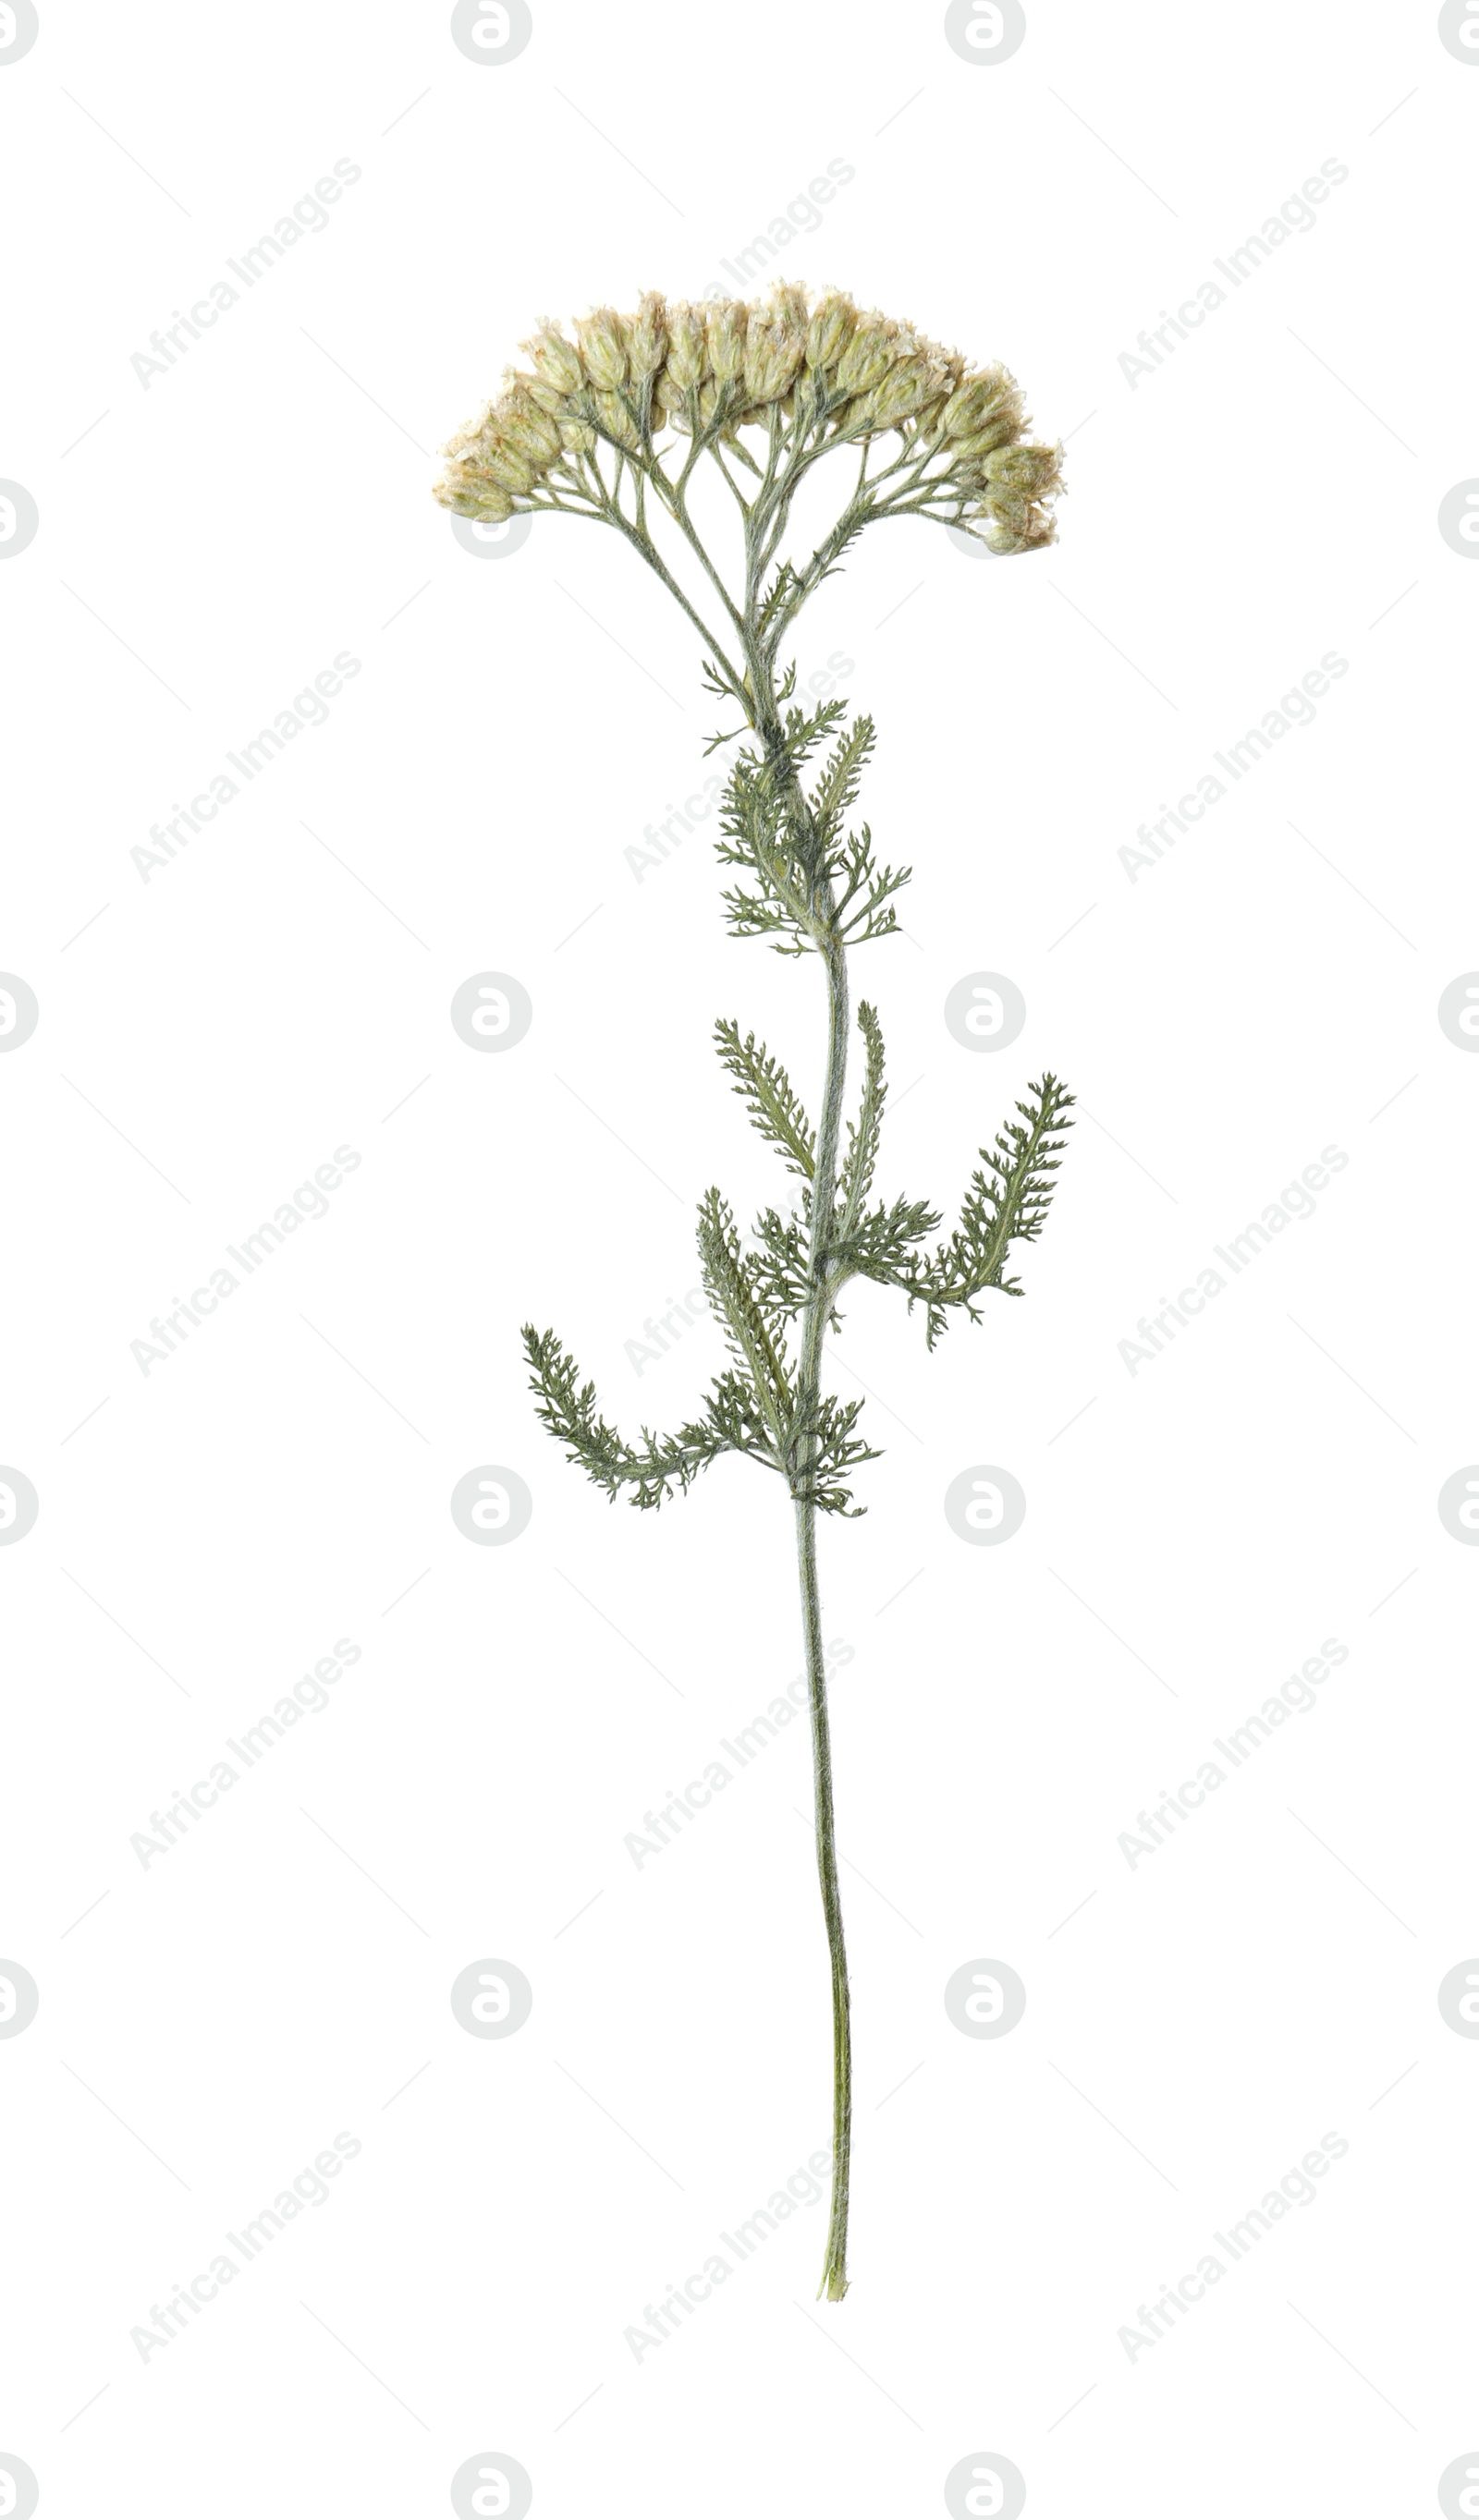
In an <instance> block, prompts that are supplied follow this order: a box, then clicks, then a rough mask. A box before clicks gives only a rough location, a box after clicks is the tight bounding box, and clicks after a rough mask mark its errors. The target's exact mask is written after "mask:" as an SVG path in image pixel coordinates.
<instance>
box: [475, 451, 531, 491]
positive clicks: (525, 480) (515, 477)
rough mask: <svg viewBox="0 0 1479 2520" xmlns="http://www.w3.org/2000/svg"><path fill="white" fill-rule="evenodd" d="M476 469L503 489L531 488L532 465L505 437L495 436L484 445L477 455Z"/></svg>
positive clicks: (525, 489) (527, 489)
mask: <svg viewBox="0 0 1479 2520" xmlns="http://www.w3.org/2000/svg"><path fill="white" fill-rule="evenodd" d="M478 469H479V471H480V472H485V473H486V474H487V476H488V478H489V480H492V481H496V482H497V484H498V486H499V488H500V489H504V490H524V491H529V490H532V488H533V486H534V473H533V467H532V464H531V463H530V462H529V461H528V459H527V457H525V456H523V455H521V454H520V453H519V451H518V449H517V447H514V446H511V445H510V444H509V442H508V440H507V438H496V439H494V440H493V441H492V442H491V443H490V444H489V445H487V446H485V447H484V448H483V449H482V451H481V452H480V454H479V457H478Z"/></svg>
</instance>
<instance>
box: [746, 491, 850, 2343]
mask: <svg viewBox="0 0 1479 2520" xmlns="http://www.w3.org/2000/svg"><path fill="white" fill-rule="evenodd" d="M757 504H759V503H757ZM754 534H755V525H754V518H753V517H751V518H749V519H747V533H746V540H747V546H748V549H747V569H746V603H745V654H746V663H747V666H748V678H749V686H750V719H751V723H752V725H753V726H754V727H755V730H756V733H757V734H758V735H759V737H760V739H761V742H762V744H763V747H764V753H765V757H766V759H767V760H768V761H769V763H770V766H771V770H772V773H773V775H774V776H775V777H776V779H777V782H778V784H779V785H780V786H782V787H784V788H785V790H786V792H787V794H788V796H789V799H790V803H791V807H792V811H793V813H794V814H795V816H796V819H797V823H798V826H799V827H800V829H801V830H802V831H803V832H805V833H806V834H807V836H808V838H809V840H810V841H811V843H812V845H813V847H814V845H815V833H814V830H813V828H812V821H811V812H810V807H809V804H808V801H807V797H806V794H805V791H804V789H803V788H802V785H801V782H800V780H799V779H798V777H797V775H796V771H795V768H794V766H793V764H792V762H791V759H790V756H789V754H788V753H787V752H786V750H785V746H784V741H783V736H782V730H781V724H780V712H779V709H778V706H777V703H776V697H775V684H774V679H773V676H772V672H771V667H770V661H769V659H768V657H767V656H765V655H764V654H763V651H762V648H761V642H760V637H759V623H758V618H757V603H758V597H759V590H760V562H759V557H758V553H757V548H756V543H755V539H754ZM809 909H810V913H811V921H812V929H811V932H812V941H813V943H814V945H815V948H816V951H817V953H818V954H819V955H820V956H821V958H822V961H823V962H824V964H825V965H826V972H827V1061H826V1073H825V1076H824V1078H823V1083H822V1098H821V1109H820V1111H819V1113H818V1115H817V1130H816V1151H815V1156H814V1159H813V1165H812V1174H811V1240H810V1249H809V1260H808V1272H807V1277H808V1294H807V1303H806V1309H805V1311H804V1312H803V1314H802V1330H801V1356H800V1360H799V1363H798V1368H797V1376H796V1383H797V1409H798V1413H799V1415H801V1416H802V1417H804V1418H805V1417H808V1416H809V1415H810V1414H811V1412H812V1411H813V1410H814V1409H815V1406H816V1403H817V1400H818V1397H819V1395H820V1390H821V1353H822V1345H823V1342H824V1340H825V1337H826V1330H827V1321H828V1318H829V1315H830V1313H831V1310H832V1300H833V1295H834V1292H835V1286H834V1277H835V1264H834V1261H833V1258H832V1251H831V1243H832V1238H833V1235H834V1232H835V1216H834V1211H835V1208H836V1204H837V1158H838V1148H839V1146H840V1143H841V1138H842V1103H843V1092H844V1088H845V1085H846V1082H847V1071H848V954H847V945H846V942H845V940H844V938H843V937H842V936H841V935H840V934H839V932H838V929H837V925H836V905H835V903H834V900H833V896H832V886H831V882H830V880H829V879H828V877H827V876H826V874H825V872H824V871H823V870H821V869H820V868H818V869H817V871H816V875H815V877H814V878H813V884H812V893H811V900H810V903H809ZM815 1453H816V1439H815V1437H814V1435H809V1436H805V1437H803V1439H802V1442H801V1445H800V1448H799V1458H798V1460H797V1463H796V1473H795V1476H794V1478H793V1482H792V1495H793V1498H794V1499H795V1510H796V1558H797V1570H798V1574H799V1576H800V1581H801V1610H802V1635H803V1641H804V1643H805V1647H806V1656H807V1690H808V1698H809V1706H810V1712H811V1775H812V1797H813V1809H814V1816H815V1830H816V1869H817V1874H818V1877H819V1879H820V1882H821V1904H822V1913H823V1915H824V1916H825V1918H826V1925H827V1951H828V1956H829V1958H830V1960H831V1968H832V2210H831V2217H830V2220H829V2222H828V2225H827V2251H826V2257H825V2259H824V2261H823V2264H822V2273H821V2282H820V2284H819V2285H818V2286H817V2297H818V2299H820V2298H821V2296H822V2295H823V2294H825V2296H826V2298H827V2300H828V2301H841V2300H842V2298H843V2295H844V2294H845V2293H846V2291H847V2289H848V2178H849V2171H850V2166H851V2158H852V2146H853V2030H852V2018H851V2009H850V2004H849V1998H848V1955H847V1947H846V1945H845V1943H844V1940H843V1926H842V1895H841V1892H840V1890H839V1888H838V1881H837V1832H836V1820H835V1814H834V1810H833V1800H832V1728H831V1722H830V1719H829V1716H828V1712H827V1678H826V1665H825V1661H824V1658H823V1653H822V1636H821V1593H820V1588H819V1586H818V1582H817V1574H816V1497H815V1491H814V1487H813V1484H812V1470H813V1464H814V1460H815Z"/></svg>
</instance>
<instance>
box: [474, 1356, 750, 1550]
mask: <svg viewBox="0 0 1479 2520" xmlns="http://www.w3.org/2000/svg"><path fill="white" fill-rule="evenodd" d="M524 1353H525V1355H526V1357H527V1358H528V1360H529V1364H530V1368H531V1372H530V1388H531V1390H532V1392H534V1394H535V1395H536V1398H537V1401H538V1415H539V1417H540V1418H542V1419H543V1421H544V1423H545V1425H546V1426H547V1427H548V1428H549V1431H550V1433H551V1434H552V1435H553V1436H555V1437H556V1439H557V1440H558V1441H559V1442H560V1443H562V1444H563V1445H564V1446H565V1452H566V1459H567V1460H568V1461H572V1462H577V1463H579V1466H580V1467H581V1469H583V1470H584V1472H585V1474H586V1476H587V1477H588V1478H589V1479H591V1480H593V1481H594V1483H595V1485H596V1486H597V1487H598V1488H604V1490H605V1492H606V1494H607V1496H608V1497H610V1498H611V1499H612V1500H613V1502H615V1500H616V1498H618V1497H619V1496H621V1495H622V1494H623V1492H624V1490H626V1489H629V1490H630V1491H631V1499H630V1501H631V1503H632V1504H633V1505H634V1506H637V1507H639V1508H643V1509H647V1508H653V1507H656V1506H660V1505H662V1504H663V1503H664V1502H665V1501H666V1500H667V1499H668V1498H670V1497H671V1496H673V1495H675V1494H681V1493H682V1491H683V1490H684V1489H685V1488H688V1487H691V1486H692V1484H693V1481H694V1480H695V1479H696V1478H697V1477H698V1474H699V1472H700V1470H703V1469H707V1468H708V1466H709V1463H711V1462H712V1461H715V1460H716V1458H717V1456H718V1455H719V1454H720V1453H726V1452H752V1451H754V1450H755V1449H756V1444H757V1437H758V1435H759V1434H760V1432H761V1431H762V1430H760V1429H758V1428H757V1427H756V1426H755V1425H754V1423H753V1421H751V1422H748V1423H747V1421H746V1419H745V1418H744V1416H743V1413H742V1412H740V1411H738V1410H734V1411H732V1412H731V1413H730V1422H729V1423H728V1424H727V1425H726V1424H725V1422H724V1419H723V1418H722V1416H721V1415H717V1414H716V1413H715V1411H714V1408H713V1400H712V1398H711V1404H710V1416H709V1418H708V1419H707V1420H700V1421H697V1422H694V1423H690V1424H689V1425H686V1426H680V1427H679V1429H678V1431H677V1433H676V1434H675V1435H667V1436H662V1435H657V1434H655V1433H654V1432H653V1431H652V1429H651V1428H650V1427H647V1426H644V1427H643V1428H642V1430H641V1441H640V1442H639V1443H637V1444H628V1443H626V1442H625V1441H624V1438H623V1437H622V1436H621V1435H620V1434H618V1432H617V1429H616V1428H615V1427H614V1426H609V1425H608V1424H607V1422H606V1420H605V1418H602V1417H601V1416H600V1414H599V1412H598V1410H597V1407H596V1386H595V1384H594V1383H593V1382H586V1383H582V1382H581V1381H580V1378H579V1377H580V1369H579V1367H578V1365H577V1363H576V1360H575V1358H574V1357H573V1356H572V1355H571V1354H570V1352H569V1350H568V1349H566V1348H564V1347H562V1345H561V1343H560V1341H559V1339H558V1338H557V1337H556V1336H555V1333H554V1331H553V1330H536V1329H535V1328H534V1327H533V1325H532V1323H526V1324H525V1328H524ZM716 1387H717V1386H716Z"/></svg>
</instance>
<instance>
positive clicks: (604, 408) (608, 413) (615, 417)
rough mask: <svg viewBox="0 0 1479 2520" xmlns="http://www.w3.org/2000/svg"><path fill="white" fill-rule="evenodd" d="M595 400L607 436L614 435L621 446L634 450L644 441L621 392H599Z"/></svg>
mask: <svg viewBox="0 0 1479 2520" xmlns="http://www.w3.org/2000/svg"><path fill="white" fill-rule="evenodd" d="M595 401H596V410H597V411H598V413H599V414H600V419H601V427H603V428H604V429H605V431H606V434H607V436H608V437H614V438H615V439H616V442H617V444H618V445H619V446H624V447H627V448H629V449H631V450H632V451H633V452H634V451H635V449H636V448H637V447H639V446H640V445H641V443H642V441H641V438H640V437H639V436H638V434H637V430H636V427H635V424H634V423H633V420H632V417H631V414H630V412H629V411H628V410H627V408H626V405H625V403H624V400H623V398H622V396H621V395H620V394H619V393H598V394H597V396H596V398H595Z"/></svg>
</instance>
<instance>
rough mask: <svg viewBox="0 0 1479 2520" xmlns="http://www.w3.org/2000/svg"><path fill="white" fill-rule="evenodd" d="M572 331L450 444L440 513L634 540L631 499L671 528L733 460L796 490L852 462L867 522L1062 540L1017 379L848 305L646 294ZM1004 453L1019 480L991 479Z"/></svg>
mask: <svg viewBox="0 0 1479 2520" xmlns="http://www.w3.org/2000/svg"><path fill="white" fill-rule="evenodd" d="M573 330H574V335H575V337H574V339H572V338H571V337H569V335H568V334H567V333H565V332H563V331H562V330H561V328H560V327H559V325H557V324H554V323H551V322H549V321H548V320H545V321H542V322H541V323H540V324H539V325H537V326H536V328H535V330H534V332H533V333H532V335H531V336H530V338H529V339H528V340H527V341H526V342H525V343H524V345H523V346H524V349H525V351H526V353H527V354H528V357H529V360H530V367H529V369H528V370H523V371H519V372H513V371H510V372H509V374H508V375H507V376H506V378H505V380H504V387H503V391H502V393H501V394H500V395H499V397H498V399H497V401H496V402H494V403H492V404H490V405H489V407H488V409H487V411H486V412H485V414H484V415H483V418H482V419H481V420H480V421H478V422H476V423H475V424H473V425H472V426H471V427H468V428H466V429H464V430H463V431H462V432H461V433H460V435H459V436H458V437H456V438H455V439H454V440H453V442H452V443H451V445H450V446H448V448H447V449H446V453H447V458H448V470H447V472H446V474H445V476H444V477H443V479H442V480H441V482H440V483H439V485H438V488H437V492H436V496H437V497H438V498H439V500H440V502H441V504H442V506H443V507H446V508H450V509H451V510H452V511H453V513H454V514H455V515H458V516H464V517H495V518H501V517H507V516H509V515H511V514H521V515H522V514H526V513H529V512H532V511H533V510H537V509H553V510H558V511H563V512H565V513H567V514H572V515H578V516H594V517H598V518H599V519H600V520H601V521H603V522H605V523H607V524H621V525H622V527H623V529H624V530H625V529H627V527H628V526H629V525H630V524H631V523H633V522H634V517H626V514H625V510H624V507H623V504H622V503H623V498H624V495H625V496H626V497H628V498H630V499H635V498H636V489H635V487H633V485H646V486H650V489H651V491H652V493H653V494H654V495H655V499H656V502H657V505H658V506H659V507H661V508H663V509H666V510H667V511H668V512H669V513H670V514H672V515H677V513H678V504H677V503H680V501H681V496H682V488H681V485H682V484H685V483H686V481H687V479H688V477H689V474H690V472H691V470H692V467H693V465H694V463H695V462H696V461H697V458H698V456H699V455H700V454H702V453H712V454H713V455H714V457H715V459H716V462H718V463H719V464H720V465H721V466H726V465H727V461H728V460H729V459H732V458H733V457H735V456H736V455H737V456H738V457H739V459H740V465H741V471H742V472H743V470H744V468H746V467H748V466H753V467H754V469H755V470H756V471H757V472H762V473H764V471H765V466H766V464H767V463H768V466H769V474H768V476H767V477H768V478H770V479H771V480H772V481H773V480H774V479H776V478H777V477H780V476H782V475H783V476H784V477H785V478H786V479H787V480H789V481H791V482H792V483H793V484H794V483H796V482H799V480H800V479H801V477H802V475H803V474H804V473H806V472H809V470H810V469H811V467H812V465H813V464H814V463H815V462H816V461H817V459H818V458H819V457H821V456H823V455H825V454H827V453H828V452H830V451H831V450H832V449H834V448H838V447H847V446H851V447H854V448H858V449H860V450H861V453H862V460H863V472H862V475H861V478H860V480H859V483H858V485H857V488H856V490H855V493H854V499H853V511H854V513H855V522H856V523H857V524H861V523H866V522H869V521H871V520H872V519H873V518H875V517H885V516H905V515H914V516H923V517H933V518H934V519H935V520H936V521H937V522H938V523H944V524H953V525H956V526H958V527H961V528H962V529H963V530H964V531H966V532H967V533H972V534H975V535H976V536H977V537H978V538H979V539H980V540H982V541H984V542H985V543H986V544H987V546H988V548H989V549H990V550H992V551H994V552H999V553H1006V552H1022V551H1031V550H1035V549H1037V548H1038V547H1040V545H1041V544H1043V543H1048V542H1051V541H1052V539H1053V514H1052V503H1053V501H1054V499H1055V498H1056V497H1057V495H1058V493H1059V491H1060V490H1061V488H1062V486H1063V484H1062V477H1061V474H1060V472H1059V470H1058V464H1059V455H1060V452H1061V450H1059V449H1056V448H1053V447H1050V446H1043V445H1039V444H1035V443H1032V442H1030V441H1029V440H1028V437H1027V431H1028V429H1029V428H1030V427H1031V423H1030V422H1029V420H1028V418H1027V414H1026V412H1025V410H1024V409H1023V403H1022V396H1021V394H1020V393H1019V391H1018V389H1017V386H1016V384H1015V382H1014V381H1013V379H1012V378H1011V377H1010V375H1009V374H1008V373H1007V371H1006V369H1005V368H1003V367H1001V366H999V365H997V364H992V365H989V366H986V367H982V368H974V369H973V368H971V367H969V366H968V364H967V362H966V360H965V359H964V358H962V356H961V355H960V353H959V351H957V350H949V349H946V348H944V347H943V346H942V345H941V343H940V342H938V341H933V340H931V339H929V338H928V337H927V336H925V335H924V334H921V333H919V332H918V331H917V330H916V329H915V327H914V326H913V325H912V324H911V323H909V322H908V321H907V320H900V319H899V318H897V317H894V316H890V315H884V314H880V313H879V312H878V311H877V310H876V309H871V310H867V311H862V310H859V308H858V307H857V306H856V305H855V302H854V300H853V299H852V298H851V297H850V296H848V295H847V294H846V293H845V292H843V291H841V290H835V289H829V290H824V291H823V292H822V293H820V294H819V295H817V296H814V297H812V296H810V295H809V293H808V292H807V291H806V290H805V289H803V288H801V287H800V286H798V285H797V284H795V283H792V282H781V283H778V284H777V285H776V286H775V287H774V288H773V289H772V290H771V292H770V293H769V296H768V297H767V298H766V299H765V300H764V301H763V303H762V302H758V301H755V300H752V299H748V298H737V297H718V298H714V299H711V300H708V301H707V302H706V303H704V304H703V305H695V304H693V303H691V302H689V301H688V300H686V299H678V300H675V301H674V302H673V303H672V304H669V303H668V301H667V299H666V298H665V297H664V296H663V295H662V293H660V292H659V291H656V290H649V291H647V292H646V293H644V295H643V296H642V297H641V298H640V299H639V301H638V304H637V308H636V311H635V313H634V314H629V315H624V314H619V313H618V312H617V310H616V309H615V308H614V307H610V306H597V307H594V308H592V310H591V312H590V313H589V314H588V315H582V316H580V317H578V319H577V321H576V323H575V325H574V327H573ZM747 432H757V433H758V434H757V436H756V437H755V438H753V439H751V441H750V444H749V446H748V447H747V436H746V433H747ZM891 440H893V441H897V443H894V444H893V445H892V447H891V446H890V441H891ZM682 441H686V450H685V448H684V446H683V445H682V443H681V442H682ZM757 450H759V451H758V452H757ZM1002 455H1007V456H1010V457H1011V458H1012V459H1013V460H1012V462H1011V463H1010V464H1009V465H1006V466H1004V467H1003V466H999V465H998V466H994V467H993V463H992V461H991V459H994V458H996V457H998V456H1002ZM613 475H614V476H615V477H613ZM674 475H676V478H675V477H674ZM728 477H729V479H730V484H731V487H734V486H735V476H734V474H733V473H732V472H729V473H728ZM650 504H651V502H649V505H650ZM644 530H645V529H644ZM849 539H851V529H850V533H849Z"/></svg>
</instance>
